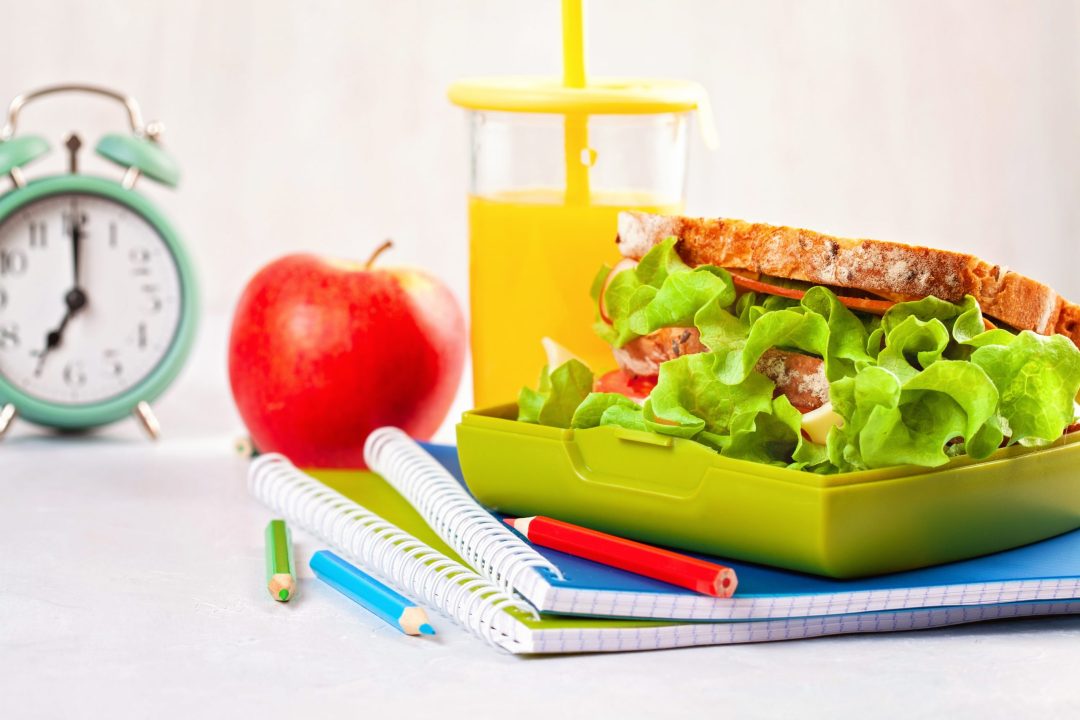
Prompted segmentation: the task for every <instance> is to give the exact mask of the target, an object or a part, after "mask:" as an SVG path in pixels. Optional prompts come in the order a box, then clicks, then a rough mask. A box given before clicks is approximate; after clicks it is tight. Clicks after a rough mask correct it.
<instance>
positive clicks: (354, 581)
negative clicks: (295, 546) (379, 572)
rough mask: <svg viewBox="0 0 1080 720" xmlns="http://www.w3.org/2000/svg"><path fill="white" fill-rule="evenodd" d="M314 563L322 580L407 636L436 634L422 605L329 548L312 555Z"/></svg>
mask: <svg viewBox="0 0 1080 720" xmlns="http://www.w3.org/2000/svg"><path fill="white" fill-rule="evenodd" d="M310 565H311V569H312V571H314V573H315V575H316V576H317V577H318V578H319V579H320V580H322V581H323V582H325V583H326V584H327V585H329V586H330V587H332V588H334V589H335V590H337V591H338V592H340V593H341V594H342V595H344V596H345V597H347V598H349V599H350V600H353V601H354V602H356V603H358V604H359V605H361V606H363V607H364V608H366V609H368V610H370V611H371V612H372V613H374V614H375V615H378V616H379V617H380V618H382V619H383V620H385V621H386V622H387V623H389V624H390V625H393V626H394V627H396V628H397V629H398V630H401V632H403V633H405V634H406V635H434V634H435V628H433V627H431V624H430V623H428V619H427V613H426V612H424V609H423V608H422V607H417V605H416V604H415V603H414V602H413V601H411V600H409V599H408V598H407V597H404V596H403V595H399V594H398V593H396V592H394V591H393V590H391V589H390V588H388V587H386V586H385V585H383V584H382V583H381V582H379V581H378V580H376V579H375V578H373V577H371V576H370V575H368V574H367V573H365V572H363V571H362V570H360V569H359V568H356V567H354V566H353V565H351V564H349V563H348V562H346V561H345V560H342V559H341V558H340V557H338V556H337V555H335V554H334V553H332V552H330V551H329V550H319V551H318V552H317V553H315V554H314V555H312V556H311V562H310Z"/></svg>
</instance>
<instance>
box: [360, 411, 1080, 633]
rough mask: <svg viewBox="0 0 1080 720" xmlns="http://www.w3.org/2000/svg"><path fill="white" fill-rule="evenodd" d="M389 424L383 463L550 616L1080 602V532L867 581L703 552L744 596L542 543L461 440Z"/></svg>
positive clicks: (766, 613) (381, 439)
mask: <svg viewBox="0 0 1080 720" xmlns="http://www.w3.org/2000/svg"><path fill="white" fill-rule="evenodd" d="M380 432H381V433H382V434H380V435H377V436H374V438H375V439H374V440H372V441H369V443H368V450H369V452H368V456H369V464H370V465H371V467H372V468H373V469H376V470H378V471H380V472H381V473H382V474H383V476H384V477H385V478H386V480H387V482H389V483H390V484H391V485H393V486H394V487H395V488H397V490H398V491H399V492H400V493H401V494H402V495H403V496H405V498H406V499H408V500H409V502H410V503H412V504H413V506H414V507H416V509H417V510H418V511H419V512H420V514H421V515H422V516H423V517H424V519H425V520H427V522H428V524H429V525H431V527H433V528H434V529H435V531H436V532H437V533H438V534H439V536H440V537H441V538H442V539H443V540H444V541H446V542H447V544H449V545H450V546H451V547H453V548H454V549H455V550H456V551H457V552H458V554H460V555H461V556H463V557H465V558H466V560H467V561H468V562H469V564H470V565H472V566H473V567H475V568H476V569H477V570H478V571H479V572H481V573H482V574H484V575H486V576H487V577H488V578H489V579H491V580H492V581H494V582H496V583H499V584H501V585H502V586H503V587H504V589H506V590H514V591H516V592H518V593H520V594H521V595H522V596H523V597H524V598H525V599H526V600H528V601H529V603H530V604H531V605H532V606H533V607H535V608H537V609H538V610H540V611H541V612H543V613H557V614H561V615H589V616H603V617H622V618H639V619H665V620H749V619H784V618H795V617H809V616H817V615H849V614H852V613H865V612H880V611H889V610H911V609H925V608H937V607H954V606H956V607H963V606H969V605H989V604H995V603H1012V602H1053V601H1059V600H1076V599H1080V530H1078V531H1075V532H1072V533H1067V534H1065V535H1060V536H1058V537H1056V538H1051V539H1049V540H1045V541H1043V542H1040V543H1035V544H1033V545H1028V546H1025V547H1022V548H1017V549H1015V550H1009V551H1006V552H1001V553H997V554H994V555H988V556H985V557H981V558H975V559H973V560H966V561H962V562H956V563H950V564H948V565H939V566H937V567H931V568H924V569H921V570H912V571H909V572H902V573H895V574H891V575H883V576H878V577H873V578H861V579H856V580H835V579H830V578H825V577H819V576H813V575H806V574H803V573H797V572H791V571H787V570H780V569H778V568H770V567H765V566H762V565H755V564H751V563H745V562H738V561H735V560H728V559H724V558H712V557H707V556H699V557H706V559H709V560H715V561H717V562H719V563H721V564H723V565H727V566H729V567H732V568H734V569H735V571H736V573H737V575H738V577H739V589H738V592H737V593H736V595H735V597H733V598H729V599H721V598H713V597H709V596H706V595H701V594H699V593H695V592H692V591H689V590H684V589H682V588H678V587H675V586H672V585H668V584H666V583H663V582H659V581H656V580H651V579H649V578H646V577H642V576H640V575H635V574H633V573H628V572H624V571H622V570H618V569H615V568H611V567H608V566H606V565H600V564H597V563H593V562H590V561H588V560H582V559H580V558H577V557H573V556H571V555H566V554H564V553H560V552H557V551H555V550H549V549H547V548H541V547H534V546H531V545H529V544H528V542H527V541H526V540H524V539H523V538H521V536H519V535H518V534H517V533H515V532H514V531H512V530H510V529H509V528H508V527H507V526H506V525H505V524H504V523H502V522H501V521H500V520H499V519H498V516H492V515H489V514H488V513H487V512H486V511H485V510H484V509H483V508H482V507H481V506H480V505H479V504H478V503H477V502H476V501H475V500H473V499H472V497H471V496H470V495H469V494H468V491H467V490H466V489H465V488H464V484H463V482H462V480H461V468H460V467H459V465H458V463H457V452H456V451H455V449H454V448H452V447H446V446H435V445H429V446H426V447H421V446H420V445H418V444H416V443H414V442H412V441H411V440H409V438H408V437H407V436H405V435H404V434H403V433H393V434H391V433H389V431H385V430H384V431H380ZM389 438H392V439H393V442H390V443H388V442H387V439H389Z"/></svg>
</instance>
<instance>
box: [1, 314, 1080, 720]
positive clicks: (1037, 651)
mask: <svg viewBox="0 0 1080 720" xmlns="http://www.w3.org/2000/svg"><path fill="white" fill-rule="evenodd" d="M224 336H225V322H224V319H222V318H217V319H213V320H212V321H211V322H209V323H208V324H207V326H206V327H204V328H203V334H202V337H201V340H200V343H199V345H198V347H197V349H196V354H195V357H194V359H193V361H192V363H191V364H190V366H189V367H188V368H187V370H186V372H185V374H184V376H183V377H182V379H181V381H180V382H179V383H178V384H177V386H176V387H174V388H173V390H172V391H171V392H170V393H169V395H168V396H167V397H166V398H163V399H162V401H161V402H160V403H159V404H158V414H159V417H160V419H161V421H162V425H163V426H164V430H165V436H164V438H163V439H162V440H161V441H160V442H158V443H156V444H153V443H150V442H148V441H146V440H144V439H143V438H142V437H141V435H140V433H139V431H138V429H137V428H136V427H135V426H134V422H125V423H121V424H119V425H117V426H114V427H112V428H109V429H107V430H106V431H104V432H100V433H98V434H95V435H92V436H87V437H56V436H50V435H47V434H45V433H43V432H42V431H40V430H39V429H36V428H33V427H30V426H28V425H26V424H23V425H20V426H18V427H17V428H15V430H14V431H13V432H12V433H11V435H9V437H8V438H7V439H6V440H4V441H3V444H2V445H0V513H2V525H0V558H2V559H3V564H2V570H0V709H2V710H3V711H4V715H5V717H17V718H37V717H43V718H66V717H75V716H76V715H78V716H80V717H135V718H141V717H151V716H153V717H155V718H164V717H186V718H192V717H195V718H204V717H223V718H244V717H252V716H255V714H256V713H265V714H266V715H267V716H269V715H272V716H274V717H277V718H287V717H345V716H353V717H367V718H378V717H403V718H404V717H415V716H418V715H419V713H420V712H421V711H423V712H424V713H425V714H426V716H427V717H430V718H435V717H442V716H447V717H471V716H474V715H479V716H480V717H491V716H495V715H496V714H500V715H501V714H509V715H513V716H514V717H515V718H522V717H525V718H528V717H541V716H543V717H548V718H550V717H552V716H553V715H555V716H557V717H558V716H565V717H579V716H580V717H609V716H612V715H614V714H616V713H618V714H620V715H623V716H626V717H659V716H683V717H685V716H689V715H690V714H691V713H704V716H705V717H720V716H731V715H732V714H734V716H736V717H904V718H913V717H940V716H949V717H980V718H985V717H991V718H993V717H1002V718H1004V717H1078V716H1080V681H1078V679H1077V677H1078V676H1077V672H1078V670H1080V617H1059V618H1046V619H1030V620H1013V621H1001V622H994V623H985V624H980V625H974V626H963V627H958V628H952V629H939V630H929V631H920V632H908V633H899V634H893V635H880V636H866V635H864V636H848V637H838V638H824V639H818V640H804V641H795V642H781V643H769V644H760V645H742V646H730V647H708V648H692V649H682V650H670V651H659V652H646V653H630V654H619V655H591V656H571V657H550V658H531V659H529V658H520V657H513V656H509V655H505V654H502V653H500V652H497V651H495V650H493V649H491V648H490V647H488V646H486V645H485V644H484V643H483V642H481V641H480V640H478V639H476V638H475V637H473V636H471V635H468V634H466V633H465V632H464V631H462V630H460V629H458V628H456V627H455V626H454V625H453V624H452V623H451V621H450V620H448V619H447V618H445V617H441V616H435V618H434V619H435V624H436V626H437V627H438V630H439V635H438V636H437V637H435V638H423V639H417V638H409V637H405V636H402V635H400V634H398V633H397V632H396V631H394V630H392V629H391V628H389V627H387V626H386V625H383V624H382V623H381V622H379V621H377V620H375V619H374V618H373V617H372V616H369V615H367V614H365V613H364V612H363V611H361V610H360V609H358V608H357V607H356V606H355V605H353V604H352V603H350V602H349V601H348V600H346V599H344V598H343V597H341V596H339V595H336V594H335V593H334V592H333V591H331V590H329V589H328V588H326V587H324V586H321V585H320V584H318V583H316V582H312V576H311V572H310V570H309V569H307V567H306V562H299V563H298V565H299V566H300V575H301V591H300V594H299V595H298V596H297V598H296V599H295V600H293V601H292V602H289V603H288V604H279V603H275V602H273V601H271V600H270V599H269V597H268V595H267V592H266V589H265V585H264V581H265V578H264V575H263V546H262V532H263V528H264V526H265V524H266V522H267V519H268V517H269V513H268V512H267V511H266V510H265V509H264V508H263V507H262V506H261V505H259V504H258V503H257V502H256V501H255V500H253V499H251V498H250V497H249V496H248V494H247V492H246V489H245V485H244V472H245V462H244V461H243V460H241V459H239V458H238V457H236V456H235V455H234V454H233V451H232V442H233V439H234V438H235V437H237V436H238V435H239V434H240V431H241V426H240V424H239V419H238V418H237V416H236V414H235V412H234V410H233V409H232V404H231V399H230V397H229V393H228V389H227V383H226V379H225V370H224V366H225V362H224V356H225V355H224ZM441 437H443V438H444V439H445V438H447V437H448V435H447V434H446V433H445V431H444V432H443V433H442V435H441ZM295 541H296V543H297V548H296V554H297V557H299V558H305V559H306V558H307V557H309V556H310V554H311V552H312V551H314V550H316V549H318V547H319V544H318V542H317V541H315V540H314V539H313V538H311V537H308V536H306V535H304V534H303V533H299V532H298V533H296V536H295Z"/></svg>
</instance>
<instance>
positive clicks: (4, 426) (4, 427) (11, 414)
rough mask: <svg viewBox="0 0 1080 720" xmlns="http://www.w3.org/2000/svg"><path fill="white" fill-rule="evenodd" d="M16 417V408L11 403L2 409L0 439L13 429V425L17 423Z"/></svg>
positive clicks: (0, 413) (0, 414)
mask: <svg viewBox="0 0 1080 720" xmlns="http://www.w3.org/2000/svg"><path fill="white" fill-rule="evenodd" d="M15 415H16V412H15V406H14V405H12V404H11V403H8V404H7V405H5V406H4V407H0V438H2V437H4V435H5V434H6V433H7V431H8V430H9V429H10V428H11V424H12V423H13V422H15Z"/></svg>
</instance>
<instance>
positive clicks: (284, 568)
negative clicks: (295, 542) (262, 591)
mask: <svg viewBox="0 0 1080 720" xmlns="http://www.w3.org/2000/svg"><path fill="white" fill-rule="evenodd" d="M266 586H267V587H268V588H269V589H270V596H271V597H272V598H274V599H275V600H278V601H280V602H285V601H287V600H290V599H292V596H293V595H295V594H296V569H295V566H294V565H293V554H292V534H291V533H290V532H289V528H288V526H287V525H285V521H284V520H271V521H270V524H269V525H267V526H266Z"/></svg>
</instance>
